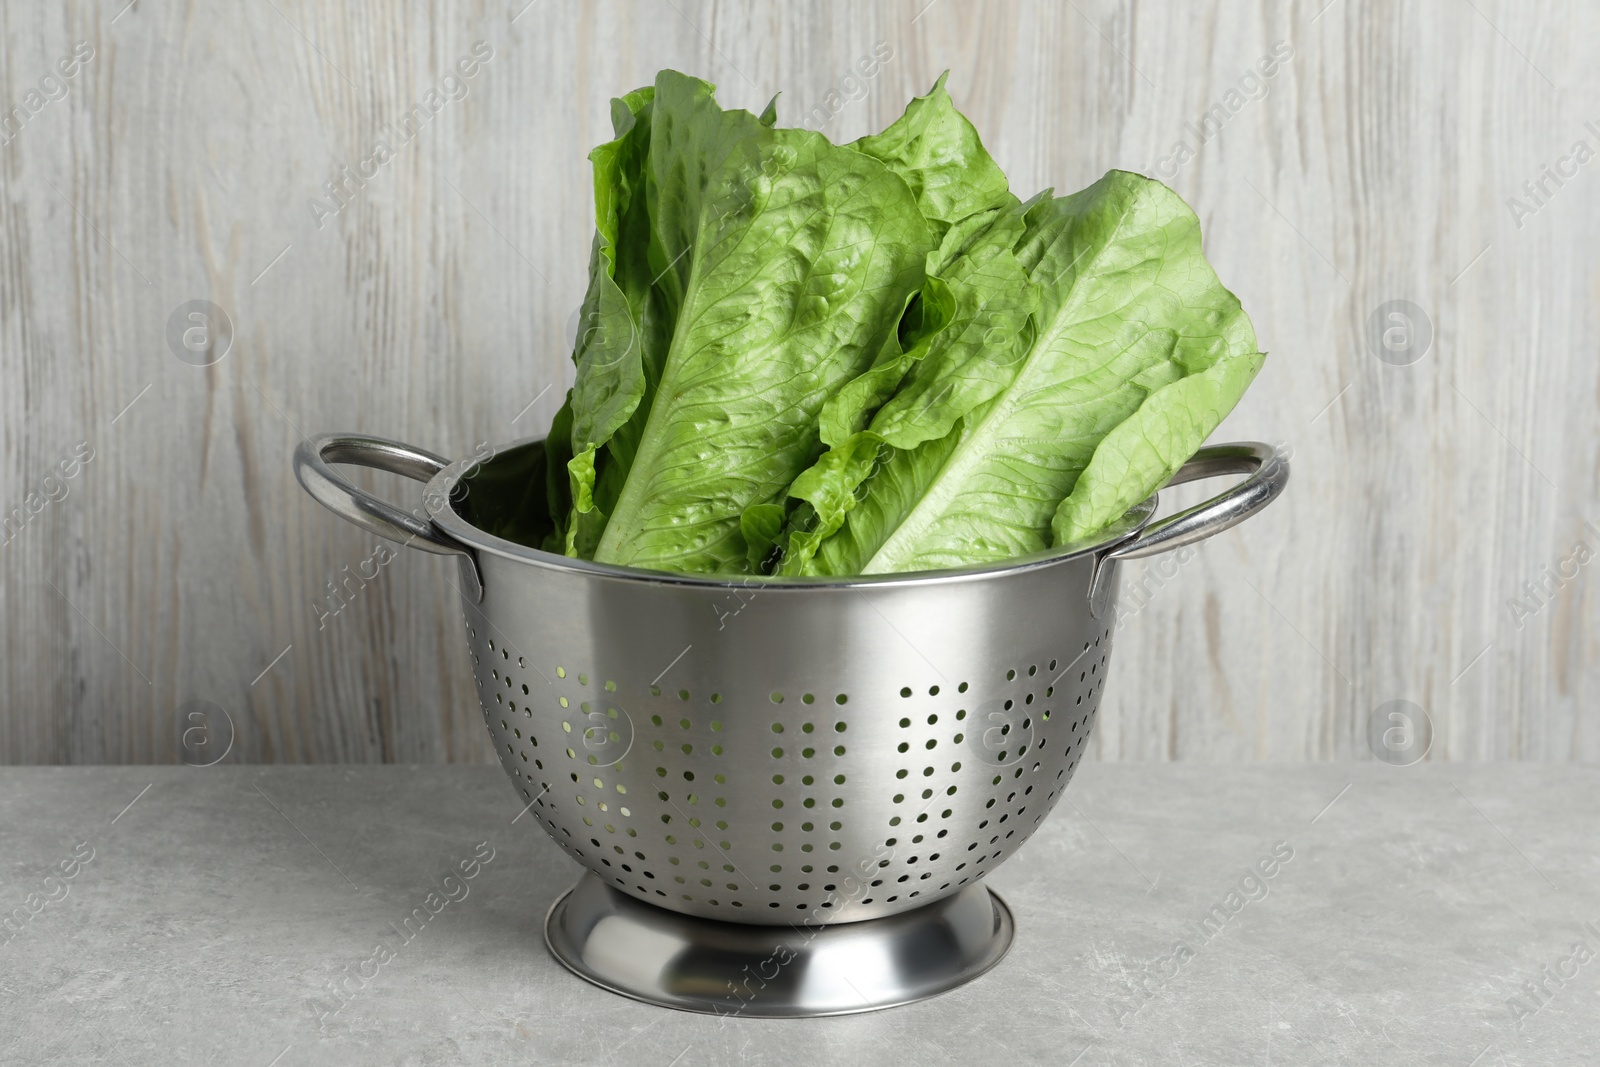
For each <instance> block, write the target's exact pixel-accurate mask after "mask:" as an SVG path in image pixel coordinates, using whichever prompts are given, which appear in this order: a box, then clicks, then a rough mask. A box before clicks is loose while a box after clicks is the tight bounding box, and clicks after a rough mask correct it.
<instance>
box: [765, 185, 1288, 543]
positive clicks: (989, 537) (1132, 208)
mask: <svg viewBox="0 0 1600 1067" xmlns="http://www.w3.org/2000/svg"><path fill="white" fill-rule="evenodd" d="M1015 257H1016V260H1017V261H1018V263H1020V265H1021V266H1022V267H1023V268H1024V269H1025V270H1026V271H1027V276H1028V280H1029V282H1030V283H1031V285H1032V286H1033V287H1034V288H1035V290H1036V291H1037V294H1038V301H1039V303H1038V307H1037V309H1036V310H1034V311H1033V313H1032V315H1031V338H1030V340H1031V345H1030V347H1029V348H1028V349H1027V351H1026V353H1025V355H1024V356H1023V357H1022V358H1021V359H1020V360H1019V361H1018V360H1012V359H1011V358H1010V357H1009V356H1008V357H1005V358H1003V359H1001V360H999V361H997V362H1000V363H1002V364H1005V365H1007V366H1009V367H1011V368H1012V369H1011V370H1009V371H1007V370H1005V369H1003V368H985V369H986V370H988V371H990V376H989V377H988V378H986V379H984V380H985V381H986V382H992V381H993V380H994V378H995V377H997V376H998V377H1007V380H1006V383H1005V384H1004V386H1003V387H1001V388H999V389H998V390H997V391H994V392H993V393H992V394H991V395H990V397H989V398H988V399H986V400H985V401H984V402H983V403H981V404H979V405H977V406H975V407H973V408H971V409H969V410H967V411H966V412H965V413H964V414H963V415H962V416H961V417H960V419H959V421H957V422H956V423H955V424H954V425H953V427H952V428H951V430H950V432H949V433H947V434H945V435H943V436H938V437H933V436H928V437H925V438H924V440H922V441H921V442H915V443H913V442H910V440H909V438H902V443H910V444H911V445H912V447H895V446H894V445H893V442H889V441H888V439H887V438H885V441H886V444H887V445H888V446H889V449H888V451H887V452H885V453H883V454H880V455H878V456H877V457H875V459H874V463H875V467H874V470H873V473H872V474H871V476H870V478H869V479H868V480H867V481H866V482H865V483H863V485H862V486H860V487H859V488H858V489H857V490H856V493H855V494H854V495H855V496H856V497H857V498H858V499H857V500H856V502H855V504H854V506H853V507H851V508H850V509H849V511H848V514H847V517H846V519H845V521H844V523H843V524H842V525H841V526H840V528H839V529H838V530H837V532H835V533H834V534H833V535H832V536H831V537H828V538H827V539H826V540H824V541H823V543H822V544H821V545H820V546H818V547H817V548H816V550H815V553H814V555H813V557H812V560H811V561H810V562H809V563H808V564H806V565H804V566H803V567H800V568H799V569H798V572H799V573H817V574H874V573H886V572H894V571H911V570H928V569H937V568H943V567H958V566H967V565H972V564H976V563H983V562H990V561H998V560H1004V559H1009V558H1013V557H1016V556H1019V555H1025V554H1027V553H1030V552H1036V551H1039V550H1042V549H1045V548H1048V547H1050V546H1051V545H1052V544H1053V543H1054V544H1060V543H1065V542H1067V541H1070V540H1073V539H1076V538H1077V537H1079V536H1084V535H1087V534H1088V533H1092V532H1093V531H1094V530H1096V529H1098V528H1100V527H1101V526H1103V525H1105V524H1106V523H1107V522H1110V521H1112V520H1114V519H1116V518H1117V517H1119V516H1120V515H1121V514H1122V513H1123V512H1124V511H1126V510H1127V508H1128V507H1129V506H1131V505H1132V504H1134V503H1137V502H1138V501H1140V500H1142V499H1144V497H1146V496H1148V495H1149V494H1150V493H1151V492H1154V491H1155V490H1156V489H1158V488H1160V486H1161V485H1162V484H1163V483H1164V482H1165V481H1166V479H1167V478H1169V477H1170V476H1171V474H1172V471H1173V470H1174V469H1175V464H1181V463H1182V461H1183V460H1184V459H1186V458H1187V457H1188V455H1189V454H1191V453H1192V452H1193V449H1194V448H1196V447H1198V445H1199V442H1200V441H1201V440H1203V439H1204V437H1205V435H1206V434H1208V433H1209V432H1210V431H1211V430H1212V429H1213V428H1215V426H1216V424H1217V423H1218V422H1220V421H1221V419H1222V417H1223V416H1225V415H1226V414H1227V412H1228V411H1229V410H1231V408H1232V407H1233V405H1234V403H1235V402H1237V400H1238V398H1239V396H1240V394H1242V392H1243V390H1244V387H1245V386H1246V385H1248V384H1249V382H1250V380H1251V378H1252V377H1253V376H1254V374H1255V371H1256V370H1257V369H1258V368H1259V367H1260V365H1261V358H1262V357H1261V355H1260V353H1259V352H1258V351H1257V349H1256V341H1255V334H1254V331H1253V330H1252V329H1251V326H1250V322H1249V319H1248V318H1246V317H1245V315H1244V312H1243V311H1242V309H1241V308H1240V306H1239V302H1238V300H1237V299H1236V298H1235V297H1234V296H1233V294H1232V293H1230V292H1229V291H1228V290H1227V289H1225V288H1223V286H1222V285H1221V283H1220V282H1219V281H1218V280H1217V277H1216V274H1215V273H1214V272H1213V271H1212V269H1211V267H1210V265H1209V264H1207V263H1206V261H1205V257H1204V255H1203V254H1202V251H1201V247H1200V228H1199V222H1198V220H1197V219H1196V218H1195V216H1194V213H1193V212H1192V211H1190V210H1189V208H1188V206H1187V205H1186V204H1184V203H1183V201H1182V199H1180V198H1179V197H1178V196H1177V194H1175V193H1173V192H1172V191H1171V190H1170V189H1167V188H1166V187H1165V186H1163V185H1161V184H1160V183H1159V182H1154V181H1151V180H1149V179H1146V178H1142V177H1140V176H1138V175H1134V174H1128V173H1125V172H1121V171H1112V172H1111V173H1109V174H1107V175H1106V176H1105V177H1104V178H1102V179H1101V180H1100V181H1099V182H1096V183H1095V184H1094V185H1093V186H1090V187H1089V188H1088V189H1086V190H1084V191H1083V192H1080V193H1077V194H1074V195H1073V196H1069V197H1062V198H1051V199H1047V200H1042V201H1040V202H1038V203H1036V204H1035V205H1034V206H1032V207H1031V208H1030V209H1029V210H1028V212H1027V214H1026V231H1025V233H1024V234H1023V236H1022V239H1021V240H1020V242H1019V243H1018V244H1017V246H1016V249H1015ZM926 366H929V365H928V364H927V363H926V361H924V364H923V365H921V366H919V367H918V368H917V371H918V372H921V371H922V370H923V369H924V367H926ZM978 366H980V367H981V366H983V364H982V361H981V360H980V362H979V364H978ZM929 373H930V375H931V377H932V378H933V379H934V380H936V381H937V380H943V379H945V378H950V377H954V376H953V375H951V374H950V373H949V372H946V373H944V374H937V373H933V372H931V371H930V372H929ZM913 378H914V375H908V379H907V381H908V383H911V382H912V379H913ZM907 395H912V394H911V393H910V391H909V390H907ZM898 400H899V397H898V396H897V397H896V398H894V399H892V400H891V401H889V403H887V404H886V405H885V406H884V408H883V409H881V410H880V412H879V416H880V417H882V416H883V415H884V412H887V411H889V410H890V409H891V407H892V406H893V405H895V404H896V402H897V401H898ZM919 410H920V409H919ZM875 421H876V420H875ZM916 421H917V420H916V419H915V418H908V420H907V423H908V424H910V425H915V424H916ZM1124 424H1126V428H1123V427H1124ZM1119 429H1120V432H1117V431H1119ZM1107 441H1109V442H1110V443H1109V445H1106V456H1105V458H1104V459H1102V460H1100V462H1099V463H1097V464H1095V465H1094V469H1093V472H1092V474H1091V475H1090V477H1089V480H1087V481H1085V482H1084V487H1083V491H1082V492H1081V493H1077V492H1075V490H1076V487H1077V484H1078V482H1079V480H1080V475H1083V474H1084V473H1085V471H1086V468H1089V467H1090V466H1091V460H1092V459H1094V458H1096V456H1097V451H1098V450H1099V448H1100V447H1102V445H1104V444H1105V442H1107ZM1186 448H1187V449H1188V451H1185V449H1186ZM843 462H845V459H844V458H840V459H831V458H830V457H828V456H824V457H822V459H821V460H819V463H818V465H817V469H826V468H827V467H829V466H830V465H838V464H841V463H843ZM810 474H811V472H807V476H809V475H810ZM802 477H803V478H804V477H806V476H802ZM801 488H802V489H804V488H806V487H805V485H804V484H802V485H801ZM1074 498H1075V499H1074ZM1058 513H1059V515H1060V518H1059V521H1057V516H1058ZM795 566H796V565H794V564H791V563H790V562H789V561H788V560H787V559H786V560H785V561H784V564H783V567H784V570H785V572H787V573H794V572H796V570H795Z"/></svg>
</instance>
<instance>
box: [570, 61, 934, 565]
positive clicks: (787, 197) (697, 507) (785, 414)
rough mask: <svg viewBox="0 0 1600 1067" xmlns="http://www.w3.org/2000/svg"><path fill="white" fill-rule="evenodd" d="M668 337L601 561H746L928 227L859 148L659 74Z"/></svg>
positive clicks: (854, 371) (653, 233) (805, 461)
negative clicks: (752, 526)
mask: <svg viewBox="0 0 1600 1067" xmlns="http://www.w3.org/2000/svg"><path fill="white" fill-rule="evenodd" d="M647 199H648V204H649V212H648V214H649V220H650V240H649V258H650V266H651V267H652V269H654V270H656V271H657V274H656V276H655V278H654V285H655V287H656V288H658V289H659V291H660V299H661V301H662V306H663V308H664V314H665V317H666V318H667V319H670V320H671V321H673V323H674V328H673V333H672V338H671V343H670V347H669V350H668V352H667V353H666V357H665V359H664V361H663V363H662V369H661V375H660V379H659V382H658V384H657V386H656V388H655V390H654V396H653V399H652V402H651V403H650V404H649V410H648V415H647V416H646V417H645V422H644V425H643V428H642V432H641V434H640V436H639V439H638V443H637V447H636V448H635V449H634V450H633V455H632V457H631V466H630V467H629V470H628V472H627V477H626V479H625V481H624V483H623V485H622V488H621V492H620V495H619V496H618V498H617V501H616V504H615V507H614V508H613V509H612V511H611V513H610V517H609V520H608V521H607V522H606V524H605V529H604V532H603V534H602V535H601V537H600V539H599V542H598V544H597V545H596V547H595V551H594V558H595V559H597V560H600V561H602V562H608V563H621V564H628V565H632V566H637V567H647V568H655V569H662V570H686V571H701V572H744V571H747V570H748V569H749V567H750V563H749V556H750V552H751V547H752V546H750V545H749V544H747V543H746V540H745V535H744V530H743V527H742V520H743V516H744V512H745V510H746V509H747V508H749V507H751V506H752V505H757V504H763V503H776V502H778V501H779V500H780V499H781V498H782V496H783V493H784V490H785V488H786V487H787V486H788V485H789V483H790V482H792V481H793V480H794V478H795V477H796V475H798V474H799V473H800V472H801V471H803V470H804V469H805V468H806V467H808V466H809V465H810V464H811V462H812V461H813V460H814V459H815V458H816V456H817V455H818V453H819V451H820V449H821V441H820V436H819V429H818V417H819V414H820V411H821V409H822V406H823V403H824V402H825V401H826V400H827V398H828V397H829V396H830V395H832V394H833V393H834V392H835V391H836V390H837V389H838V388H839V387H840V386H842V385H843V384H844V383H845V382H847V381H849V380H850V379H852V378H854V377H856V376H857V375H859V374H860V373H861V372H862V371H864V370H866V369H867V367H868V366H869V365H870V364H871V363H872V362H873V361H874V360H875V359H876V358H877V356H878V354H879V353H880V352H881V351H882V350H883V347H884V345H885V343H886V341H887V340H888V339H889V337H890V336H891V334H892V333H893V332H894V330H895V329H896V327H897V323H898V318H899V316H900V315H901V313H902V312H903V310H904V308H905V305H906V298H907V295H908V294H910V293H912V292H914V291H915V290H916V289H917V288H918V287H919V286H920V285H921V282H922V268H923V263H924V260H925V257H926V256H927V254H928V253H929V252H930V251H932V250H933V248H934V240H933V236H932V234H931V232H930V230H929V226H928V223H927V222H926V221H925V220H924V218H923V215H922V212H921V211H920V210H919V208H918V206H917V201H916V199H915V197H914V196H913V195H912V192H911V190H910V189H909V188H908V187H907V184H906V182H905V181H904V180H903V179H902V178H900V177H898V176H897V175H896V174H894V173H892V172H891V171H890V170H889V169H888V168H886V167H885V166H884V165H883V164H882V163H880V162H879V161H878V160H876V159H874V158H872V157H871V156H869V155H866V154H865V153H862V152H858V151H855V150H853V149H850V148H847V147H840V146H836V145H833V144H831V143H829V142H828V140H827V139H826V138H824V137H823V136H821V135H820V134H816V133H811V132H809V131H805V130H793V129H773V128H769V127H767V126H766V125H764V124H763V123H762V122H761V120H760V119H758V118H756V117H755V116H753V115H750V114H749V113H748V112H745V111H724V110H722V109H721V108H720V107H718V106H717V104H716V102H715V100H714V98H713V96H712V87H711V86H710V85H708V84H707V83H705V82H701V81H699V80H697V79H693V78H688V77H685V76H683V75H680V74H677V73H675V72H672V71H663V72H662V74H661V75H660V76H658V78H657V80H656V85H655V94H654V100H653V111H652V116H651V132H650V145H649V154H648V168H647Z"/></svg>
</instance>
